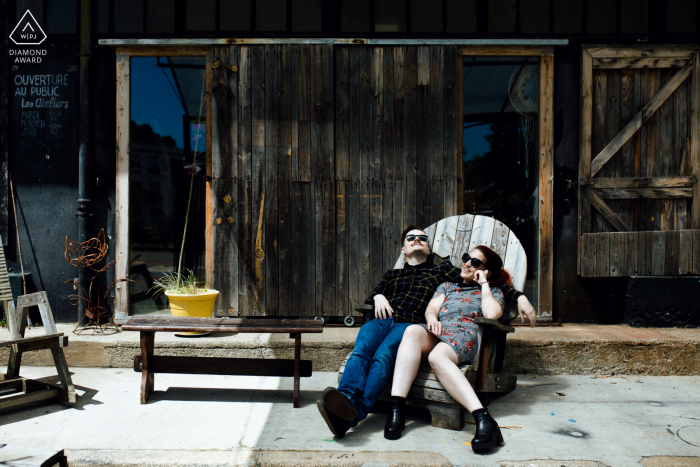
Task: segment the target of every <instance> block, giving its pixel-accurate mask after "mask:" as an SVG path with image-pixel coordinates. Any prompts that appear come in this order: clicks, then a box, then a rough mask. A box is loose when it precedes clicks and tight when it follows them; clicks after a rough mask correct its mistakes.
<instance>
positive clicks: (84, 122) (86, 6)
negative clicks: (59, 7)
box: [76, 0, 92, 322]
mask: <svg viewBox="0 0 700 467" xmlns="http://www.w3.org/2000/svg"><path fill="white" fill-rule="evenodd" d="M90 7H91V5H90V0H81V2H80V150H79V153H78V213H77V214H76V216H77V217H78V241H79V242H81V243H82V242H84V241H85V240H87V220H88V217H90V216H92V213H91V212H90V208H91V206H90V204H91V201H90V200H89V199H88V192H87V170H88V161H89V148H90V104H89V97H90V80H89V79H88V78H89V76H90V75H89V66H88V65H89V60H90V39H91V36H92V34H91V28H90V25H91V24H90V23H91V22H90V19H91V16H92V14H91V11H90ZM78 281H79V282H80V284H81V285H82V286H83V287H85V288H86V289H84V290H85V293H87V287H88V282H89V279H88V278H87V277H86V270H85V268H82V267H81V268H78ZM84 316H85V304H84V301H83V300H78V322H80V321H81V320H82V319H83V317H84Z"/></svg>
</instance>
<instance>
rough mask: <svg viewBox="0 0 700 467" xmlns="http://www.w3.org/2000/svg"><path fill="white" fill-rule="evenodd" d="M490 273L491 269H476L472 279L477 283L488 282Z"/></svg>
mask: <svg viewBox="0 0 700 467" xmlns="http://www.w3.org/2000/svg"><path fill="white" fill-rule="evenodd" d="M490 275H491V271H482V270H478V271H476V272H475V273H474V280H475V281H476V282H477V284H479V285H484V282H488V277H489V276H490Z"/></svg>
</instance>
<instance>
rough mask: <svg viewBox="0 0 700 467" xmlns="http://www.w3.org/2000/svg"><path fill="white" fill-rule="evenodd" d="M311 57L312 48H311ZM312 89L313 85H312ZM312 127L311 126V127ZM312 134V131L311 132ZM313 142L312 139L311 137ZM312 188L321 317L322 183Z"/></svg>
mask: <svg viewBox="0 0 700 467" xmlns="http://www.w3.org/2000/svg"><path fill="white" fill-rule="evenodd" d="M311 53H312V55H313V53H314V52H313V48H312V52H311ZM312 88H313V84H312ZM312 127H313V125H312ZM311 132H312V133H313V129H312V130H311ZM312 140H313V137H312ZM312 145H313V143H312ZM312 186H313V198H314V221H313V223H312V224H311V225H312V226H313V231H312V232H313V235H314V237H315V238H316V241H315V245H316V254H315V255H314V262H315V264H314V270H315V272H316V276H315V278H316V282H315V283H314V289H315V297H316V303H315V304H314V310H315V312H314V315H315V316H323V309H324V307H323V282H324V279H325V277H324V276H325V271H324V270H323V266H324V261H323V259H324V258H323V246H324V243H323V241H324V238H323V182H321V181H315V182H313V184H312ZM334 282H335V281H334Z"/></svg>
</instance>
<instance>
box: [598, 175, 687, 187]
mask: <svg viewBox="0 0 700 467" xmlns="http://www.w3.org/2000/svg"><path fill="white" fill-rule="evenodd" d="M696 182H697V179H696V178H695V177H693V176H692V175H691V176H682V177H654V178H652V177H641V178H593V179H591V182H590V186H591V188H683V187H691V186H693V185H695V183H696Z"/></svg>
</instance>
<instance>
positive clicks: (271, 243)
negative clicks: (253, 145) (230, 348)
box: [261, 45, 280, 316]
mask: <svg viewBox="0 0 700 467" xmlns="http://www.w3.org/2000/svg"><path fill="white" fill-rule="evenodd" d="M278 49H279V46H277V45H266V46H265V191H264V193H265V195H264V203H263V205H264V207H263V222H264V223H265V235H264V240H263V242H262V243H263V245H264V247H263V249H264V254H265V257H264V261H263V264H264V277H265V281H264V284H265V285H264V287H265V290H264V294H265V309H264V311H263V310H261V312H262V314H264V315H266V316H277V315H278V313H279V249H278V245H279V197H278V193H277V188H278V186H277V180H278V179H279V165H280V154H279V127H280V125H279V122H280V105H279V101H280V93H279V91H280V88H279V85H278V83H279V82H278V78H279V76H278V69H279V63H278V60H277V58H278V57H277V50H278Z"/></svg>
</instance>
